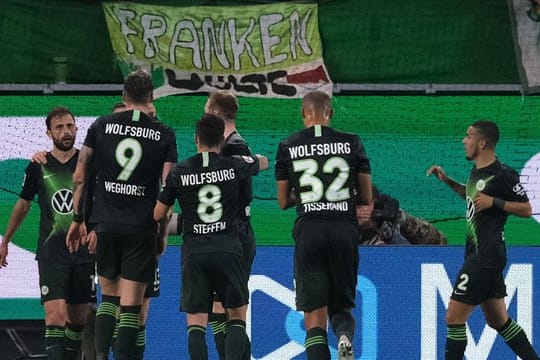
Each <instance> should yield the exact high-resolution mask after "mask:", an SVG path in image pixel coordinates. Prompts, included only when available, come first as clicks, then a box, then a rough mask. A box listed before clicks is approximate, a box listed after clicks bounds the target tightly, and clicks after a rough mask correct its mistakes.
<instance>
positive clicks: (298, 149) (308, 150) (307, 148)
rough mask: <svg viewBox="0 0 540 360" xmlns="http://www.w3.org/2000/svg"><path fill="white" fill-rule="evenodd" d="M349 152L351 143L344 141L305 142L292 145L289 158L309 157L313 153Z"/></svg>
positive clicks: (338, 153)
mask: <svg viewBox="0 0 540 360" xmlns="http://www.w3.org/2000/svg"><path fill="white" fill-rule="evenodd" d="M350 153H351V144H350V143H348V142H346V143H341V142H338V143H326V144H306V145H298V146H292V147H290V148H289V154H290V155H291V159H297V158H303V157H310V156H313V155H323V156H324V155H344V154H350Z"/></svg>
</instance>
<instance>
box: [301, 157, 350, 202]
mask: <svg viewBox="0 0 540 360" xmlns="http://www.w3.org/2000/svg"><path fill="white" fill-rule="evenodd" d="M292 165H293V170H294V172H302V175H300V178H299V179H298V183H299V185H300V186H301V187H305V186H309V187H311V190H310V191H304V192H301V193H300V200H301V202H302V204H305V203H310V202H317V201H319V200H321V199H322V197H323V191H324V184H323V182H322V181H321V179H319V178H318V177H317V176H315V174H316V173H317V170H318V168H319V164H318V163H317V161H315V160H313V159H303V160H295V161H293V162H292ZM336 169H337V170H338V171H339V172H338V174H337V176H336V177H335V179H334V181H332V183H331V184H330V185H329V186H328V189H326V192H325V193H324V196H325V198H326V200H328V201H342V200H347V199H349V198H350V197H351V196H350V191H349V188H348V187H344V185H345V184H346V183H347V180H348V179H349V176H350V167H349V164H348V163H347V161H345V159H343V158H340V157H331V158H329V159H328V160H326V161H325V162H324V164H323V165H322V171H323V173H325V174H332V173H333V172H334V171H335V170H336Z"/></svg>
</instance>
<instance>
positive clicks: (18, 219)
mask: <svg viewBox="0 0 540 360" xmlns="http://www.w3.org/2000/svg"><path fill="white" fill-rule="evenodd" d="M31 205H32V202H31V201H30V200H26V199H23V198H19V200H18V201H17V202H16V203H15V205H14V206H13V210H12V211H11V216H10V217H9V221H8V225H7V229H6V233H5V234H4V238H3V239H2V242H1V243H0V268H2V267H5V266H7V264H8V263H7V255H8V244H9V242H10V241H11V239H12V238H13V236H14V235H15V232H16V231H17V229H18V228H19V226H20V225H21V224H22V222H23V220H24V218H25V217H26V215H27V214H28V211H29V210H30V206H31Z"/></svg>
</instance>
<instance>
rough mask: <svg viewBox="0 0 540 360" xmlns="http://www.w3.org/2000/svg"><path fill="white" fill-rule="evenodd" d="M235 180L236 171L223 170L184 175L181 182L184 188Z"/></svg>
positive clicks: (181, 176)
mask: <svg viewBox="0 0 540 360" xmlns="http://www.w3.org/2000/svg"><path fill="white" fill-rule="evenodd" d="M234 178H235V174H234V169H223V170H217V171H209V172H205V173H200V174H182V175H180V180H181V181H182V186H192V185H200V184H213V183H218V182H223V181H230V180H233V179H234Z"/></svg>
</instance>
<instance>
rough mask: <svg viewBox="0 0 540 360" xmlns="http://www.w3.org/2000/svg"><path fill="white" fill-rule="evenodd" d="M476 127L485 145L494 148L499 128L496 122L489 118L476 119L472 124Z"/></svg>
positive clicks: (497, 139)
mask: <svg viewBox="0 0 540 360" xmlns="http://www.w3.org/2000/svg"><path fill="white" fill-rule="evenodd" d="M471 126H472V127H473V128H475V129H476V131H477V132H478V134H479V135H480V137H482V138H483V139H484V140H485V141H486V146H487V147H489V148H491V149H494V148H495V146H496V145H497V142H498V141H499V128H498V127H497V124H495V123H494V122H493V121H489V120H478V121H475V122H474V123H473V124H472V125H471Z"/></svg>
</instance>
